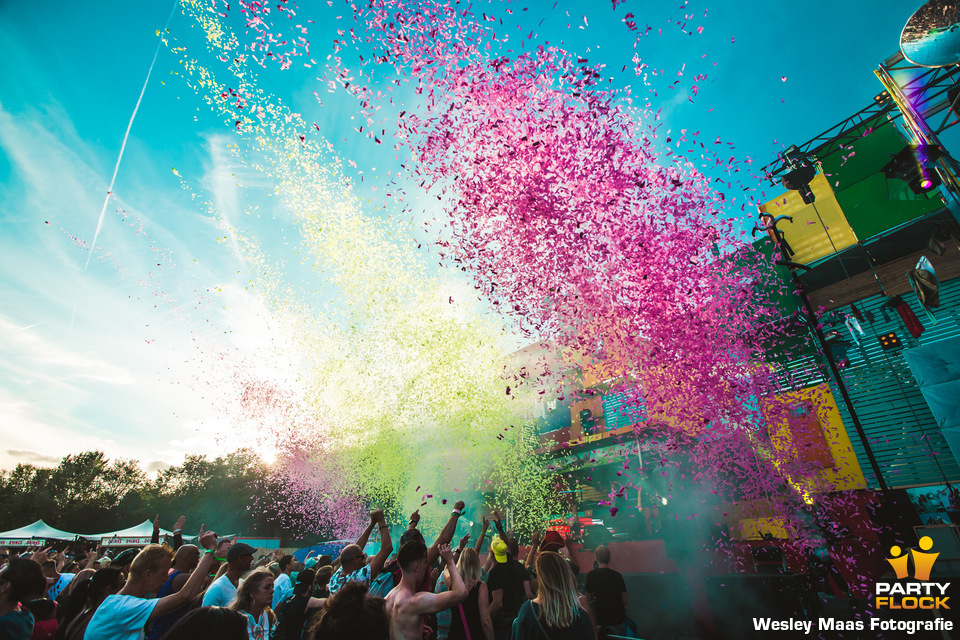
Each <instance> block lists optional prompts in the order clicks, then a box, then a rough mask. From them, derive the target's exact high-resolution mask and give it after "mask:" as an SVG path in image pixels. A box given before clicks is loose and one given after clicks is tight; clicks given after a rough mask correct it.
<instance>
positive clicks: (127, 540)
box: [84, 520, 173, 547]
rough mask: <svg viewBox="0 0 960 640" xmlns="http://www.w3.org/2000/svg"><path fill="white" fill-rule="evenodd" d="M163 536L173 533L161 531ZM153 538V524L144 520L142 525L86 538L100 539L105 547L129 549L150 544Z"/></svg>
mask: <svg viewBox="0 0 960 640" xmlns="http://www.w3.org/2000/svg"><path fill="white" fill-rule="evenodd" d="M160 535H161V536H172V535H173V532H172V531H167V530H166V529H160ZM152 536H153V522H151V521H150V520H144V521H143V522H141V523H140V524H138V525H136V526H133V527H127V528H126V529H120V530H118V531H108V532H107V533H97V534H93V535H89V536H84V538H89V539H91V540H96V539H98V538H99V539H100V540H101V541H102V542H103V544H104V545H105V546H108V547H110V546H115V547H117V546H119V547H129V546H138V545H144V544H150V538H151V537H152Z"/></svg>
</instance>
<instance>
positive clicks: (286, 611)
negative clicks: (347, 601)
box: [273, 569, 327, 640]
mask: <svg viewBox="0 0 960 640" xmlns="http://www.w3.org/2000/svg"><path fill="white" fill-rule="evenodd" d="M315 578H316V573H315V572H314V571H313V569H304V570H303V571H300V572H299V573H298V574H297V582H296V584H295V585H293V589H292V591H291V592H290V593H289V594H287V596H286V597H285V598H284V599H283V600H281V601H280V603H279V605H278V606H276V607H274V608H273V609H274V612H275V613H276V614H277V626H276V629H275V630H274V635H273V637H274V639H275V640H300V638H301V637H302V635H303V630H304V629H305V628H308V625H307V623H308V622H310V621H312V620H313V614H315V613H316V612H317V611H318V610H319V609H320V608H322V607H323V605H324V603H325V602H326V601H327V600H326V598H314V597H312V596H311V595H310V592H311V590H312V589H313V581H314V579H315Z"/></svg>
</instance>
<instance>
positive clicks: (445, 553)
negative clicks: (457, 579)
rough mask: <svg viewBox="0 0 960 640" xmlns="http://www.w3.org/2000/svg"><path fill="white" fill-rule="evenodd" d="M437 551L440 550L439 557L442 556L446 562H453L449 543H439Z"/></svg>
mask: <svg viewBox="0 0 960 640" xmlns="http://www.w3.org/2000/svg"><path fill="white" fill-rule="evenodd" d="M439 551H440V557H441V558H443V560H444V561H445V562H446V563H447V564H452V563H453V551H451V550H450V545H449V544H442V545H440V549H439Z"/></svg>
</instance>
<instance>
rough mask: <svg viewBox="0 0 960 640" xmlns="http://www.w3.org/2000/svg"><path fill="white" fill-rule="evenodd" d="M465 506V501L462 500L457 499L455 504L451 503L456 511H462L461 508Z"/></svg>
mask: <svg viewBox="0 0 960 640" xmlns="http://www.w3.org/2000/svg"><path fill="white" fill-rule="evenodd" d="M465 506H467V503H466V502H464V501H463V500H457V504H455V505H453V508H454V509H456V510H457V511H463V508H464V507H465Z"/></svg>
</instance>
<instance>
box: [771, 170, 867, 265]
mask: <svg viewBox="0 0 960 640" xmlns="http://www.w3.org/2000/svg"><path fill="white" fill-rule="evenodd" d="M810 189H811V190H812V191H813V193H814V195H815V196H816V197H817V199H816V202H814V203H813V204H804V202H803V200H802V199H801V198H800V194H799V193H797V192H796V191H787V192H786V193H783V194H781V195H780V196H778V197H776V198H774V199H773V200H771V201H770V202H767V203H765V204H763V205H762V206H761V207H760V211H762V212H765V213H769V214H770V215H772V216H780V215H787V216H792V217H793V223H792V224H791V223H790V222H789V221H787V220H784V221H782V222H780V224H778V225H777V228H778V229H780V230H781V231H783V232H784V238H785V239H786V241H787V244H789V245H790V248H791V249H793V251H794V255H793V257H789V256H784V258H785V259H789V260H792V261H793V262H799V263H800V264H809V263H811V262H814V261H815V260H819V259H820V258H823V257H824V256H828V255H830V254H831V253H833V252H834V250H835V249H836V251H840V250H842V249H845V248H846V247H849V246H850V245H853V244H855V243H856V242H857V236H856V234H854V232H853V229H851V228H850V224H849V223H848V222H847V219H846V217H844V215H843V210H842V209H840V204H839V203H838V202H837V198H836V197H835V196H834V194H833V189H832V188H831V187H830V183H829V182H828V181H827V178H825V177H824V176H823V174H819V173H818V174H817V175H816V177H814V179H813V180H811V181H810ZM818 214H819V215H818ZM831 241H832V242H831Z"/></svg>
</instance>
